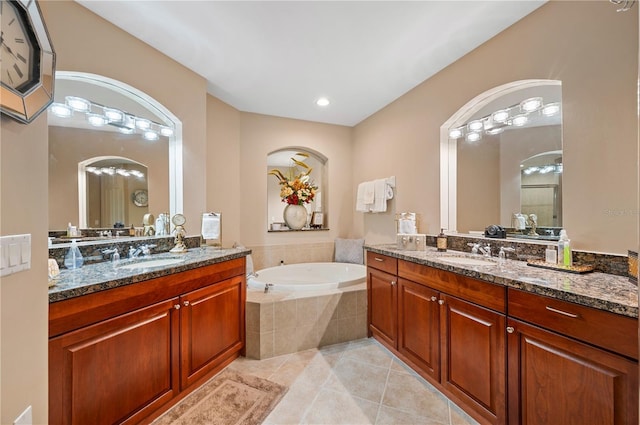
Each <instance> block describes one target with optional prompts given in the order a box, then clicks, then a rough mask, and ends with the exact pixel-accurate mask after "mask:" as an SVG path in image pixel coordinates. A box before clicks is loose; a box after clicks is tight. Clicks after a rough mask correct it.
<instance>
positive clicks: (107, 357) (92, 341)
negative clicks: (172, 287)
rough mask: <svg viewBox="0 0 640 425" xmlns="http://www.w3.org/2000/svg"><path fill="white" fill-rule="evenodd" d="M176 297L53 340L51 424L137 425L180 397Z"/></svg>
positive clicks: (51, 354)
mask: <svg viewBox="0 0 640 425" xmlns="http://www.w3.org/2000/svg"><path fill="white" fill-rule="evenodd" d="M177 303H178V300H177V299H174V300H167V301H164V302H161V303H158V304H154V305H152V306H149V307H146V308H142V309H140V310H136V311H134V312H132V313H128V314H124V315H122V316H118V317H115V318H113V319H110V320H106V321H104V322H101V323H97V324H95V325H91V326H87V327H85V328H82V329H79V330H77V331H73V332H69V333H66V334H63V335H61V336H59V337H56V338H52V339H51V340H50V341H49V422H50V423H51V424H78V425H86V424H114V423H137V422H138V421H139V420H140V419H141V418H143V417H145V416H147V415H148V414H149V413H151V412H152V411H153V410H155V409H157V408H158V407H159V406H161V405H162V404H164V403H166V402H167V401H169V400H170V399H171V398H172V397H174V396H175V395H177V393H178V390H179V385H178V369H177V365H178V354H179V351H178V348H179V345H178V344H179V343H178V340H179V334H178V332H179V324H178V315H177V312H178V310H177V309H176V308H175V305H177Z"/></svg>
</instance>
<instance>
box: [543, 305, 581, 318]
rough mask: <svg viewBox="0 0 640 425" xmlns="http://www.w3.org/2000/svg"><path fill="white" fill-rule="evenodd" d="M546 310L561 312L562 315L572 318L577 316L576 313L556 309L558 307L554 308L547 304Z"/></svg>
mask: <svg viewBox="0 0 640 425" xmlns="http://www.w3.org/2000/svg"><path fill="white" fill-rule="evenodd" d="M547 310H549V311H553V312H554V313H558V314H562V315H564V316H568V317H571V318H572V319H577V318H578V317H579V316H578V315H577V314H573V313H568V312H566V311H562V310H558V309H555V308H553V307H549V306H547Z"/></svg>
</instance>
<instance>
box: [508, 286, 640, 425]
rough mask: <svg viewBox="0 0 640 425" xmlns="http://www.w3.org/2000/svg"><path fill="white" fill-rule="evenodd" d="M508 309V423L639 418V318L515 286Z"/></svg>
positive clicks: (602, 423) (583, 424) (585, 423)
mask: <svg viewBox="0 0 640 425" xmlns="http://www.w3.org/2000/svg"><path fill="white" fill-rule="evenodd" d="M509 315H510V316H512V315H513V316H514V317H516V318H511V317H510V318H509V319H508V321H507V326H508V327H507V335H508V336H507V338H508V356H509V357H508V376H509V424H511V425H519V424H522V425H533V424H536V425H543V424H549V425H555V424H559V423H561V424H568V425H570V424H576V425H589V424H594V425H596V424H597V425H607V424H617V425H623V424H627V425H631V424H633V425H635V424H637V423H638V362H637V358H638V354H637V353H638V346H637V341H638V337H637V332H638V322H637V320H634V319H632V318H629V317H625V316H619V315H616V314H613V313H609V312H605V311H601V310H596V309H593V308H589V307H585V306H580V305H576V304H573V303H568V302H564V301H561V300H556V299H552V298H548V297H544V296H540V295H534V294H529V293H525V292H523V291H519V290H515V289H509ZM558 332H561V333H558ZM585 340H588V341H585Z"/></svg>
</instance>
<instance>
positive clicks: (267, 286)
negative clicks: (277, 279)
mask: <svg viewBox="0 0 640 425" xmlns="http://www.w3.org/2000/svg"><path fill="white" fill-rule="evenodd" d="M272 286H273V283H265V284H264V293H265V294H266V293H267V292H269V288H270V287H272Z"/></svg>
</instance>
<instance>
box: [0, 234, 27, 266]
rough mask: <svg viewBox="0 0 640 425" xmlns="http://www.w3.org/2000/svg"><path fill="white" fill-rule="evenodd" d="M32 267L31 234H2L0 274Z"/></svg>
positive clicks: (0, 242)
mask: <svg viewBox="0 0 640 425" xmlns="http://www.w3.org/2000/svg"><path fill="white" fill-rule="evenodd" d="M30 268H31V235H30V234H25V235H10V236H0V276H7V275H10V274H12V273H17V272H19V271H22V270H29V269H30Z"/></svg>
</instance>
